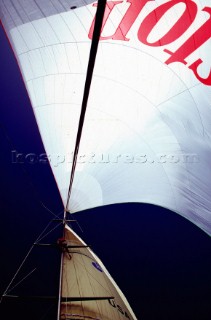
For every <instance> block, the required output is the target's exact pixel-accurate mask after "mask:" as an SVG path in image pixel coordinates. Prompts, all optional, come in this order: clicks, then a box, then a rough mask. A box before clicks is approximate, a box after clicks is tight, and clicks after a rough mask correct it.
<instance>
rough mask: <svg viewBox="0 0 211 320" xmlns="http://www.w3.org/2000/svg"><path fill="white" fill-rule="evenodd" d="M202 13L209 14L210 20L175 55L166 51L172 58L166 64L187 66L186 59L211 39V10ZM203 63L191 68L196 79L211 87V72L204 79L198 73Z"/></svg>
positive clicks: (194, 64)
mask: <svg viewBox="0 0 211 320" xmlns="http://www.w3.org/2000/svg"><path fill="white" fill-rule="evenodd" d="M202 11H205V12H207V13H209V19H208V20H207V21H206V22H205V23H204V24H203V25H202V26H201V27H200V28H199V29H198V30H197V31H195V33H194V34H192V36H191V37H190V38H189V39H188V40H186V41H185V43H184V44H183V45H182V46H181V47H180V48H178V49H177V50H176V51H175V52H174V53H172V52H170V51H169V50H166V49H165V50H164V51H165V52H167V53H169V54H171V57H170V58H169V59H168V60H166V61H165V63H166V64H170V63H173V62H181V63H183V64H187V62H186V61H185V59H186V58H187V57H188V56H189V55H190V54H192V53H193V52H194V51H195V50H196V49H198V48H199V47H200V46H202V45H203V44H204V43H205V42H206V41H207V40H209V39H210V37H211V8H209V7H205V8H204V9H203V10H202ZM202 62H203V61H202V60H201V59H198V60H197V61H195V62H194V63H192V64H191V65H190V66H189V69H191V70H192V71H193V73H194V75H195V76H196V78H197V79H198V80H199V81H201V82H202V83H204V84H206V85H209V86H210V85H211V70H210V73H209V75H208V77H207V78H202V77H201V76H200V75H199V74H198V71H197V68H198V66H199V65H200V64H201V63H202Z"/></svg>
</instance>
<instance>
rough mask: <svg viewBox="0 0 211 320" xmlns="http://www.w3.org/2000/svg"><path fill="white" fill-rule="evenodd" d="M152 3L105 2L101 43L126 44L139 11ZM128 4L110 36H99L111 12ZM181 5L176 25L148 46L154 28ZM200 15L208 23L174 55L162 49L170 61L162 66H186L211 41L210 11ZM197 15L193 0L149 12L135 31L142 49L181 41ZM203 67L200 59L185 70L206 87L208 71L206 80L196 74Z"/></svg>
mask: <svg viewBox="0 0 211 320" xmlns="http://www.w3.org/2000/svg"><path fill="white" fill-rule="evenodd" d="M150 1H155V0H127V1H124V0H120V1H108V2H107V5H106V10H105V14H104V19H103V24H102V30H101V37H100V40H107V39H111V40H121V41H129V38H127V34H128V32H129V31H130V29H131V27H132V26H133V24H134V22H135V20H136V19H137V17H138V15H139V14H140V12H141V10H142V9H143V8H144V6H145V5H146V4H147V3H148V2H150ZM125 2H127V3H129V4H130V5H129V7H128V9H127V11H126V13H125V15H124V16H123V18H122V20H121V21H120V22H119V24H118V26H116V29H115V31H114V33H113V34H112V35H108V36H102V33H103V30H104V27H105V25H106V23H107V20H108V18H109V16H110V14H111V13H112V10H113V9H114V8H115V7H116V6H117V5H120V4H123V3H125ZM180 3H183V4H184V5H185V8H184V11H183V13H182V14H181V16H180V17H179V18H178V20H177V21H176V23H175V24H174V25H173V26H171V28H170V29H169V30H168V31H167V32H166V34H165V35H163V36H162V37H161V38H160V39H158V40H156V41H154V42H149V41H148V36H149V35H150V32H151V31H152V30H153V28H156V25H157V23H158V22H159V21H160V20H161V19H162V17H163V16H164V15H165V14H166V13H167V12H168V11H169V10H171V9H172V8H173V7H174V6H176V5H178V4H180ZM93 6H95V7H96V6H97V3H95V4H93ZM202 11H204V12H206V13H208V14H209V18H208V19H207V21H206V22H205V23H204V24H203V25H202V26H201V27H199V29H198V30H196V31H195V32H194V33H193V34H192V35H191V36H190V37H189V39H187V40H186V41H185V42H184V43H183V44H182V45H181V46H180V47H179V48H178V49H177V50H176V51H175V52H171V51H170V50H169V49H168V48H165V49H164V52H166V53H168V54H169V55H170V57H169V58H168V59H167V60H166V61H165V64H167V65H169V64H171V63H173V62H180V63H183V64H184V65H187V61H186V58H187V57H188V56H190V55H191V54H192V53H193V52H194V51H196V50H197V49H198V48H199V47H201V46H202V45H203V44H204V43H205V42H206V41H207V40H209V39H210V37H211V8H210V7H205V8H204V9H202ZM197 13H198V7H197V4H196V2H194V1H193V0H170V1H168V2H165V3H163V4H161V5H160V6H158V7H157V8H156V9H154V10H153V11H151V12H150V13H149V14H148V15H147V16H146V17H145V18H144V19H143V21H142V22H141V24H140V27H139V29H138V33H137V35H138V39H139V41H140V42H142V43H143V44H145V45H148V46H151V47H160V46H164V45H168V44H170V43H172V42H174V41H175V40H177V39H178V38H179V37H181V36H182V35H183V34H184V33H185V32H186V31H187V30H188V28H189V27H190V26H191V25H192V23H193V22H194V20H195V18H196V15H197ZM94 22H95V19H94V20H93V21H92V25H91V27H90V30H89V34H88V37H89V38H90V39H92V36H93V30H94ZM202 63H203V60H202V59H200V58H199V59H197V60H196V61H195V62H194V63H192V64H191V65H189V66H188V68H189V69H190V70H191V71H192V72H193V73H194V75H195V77H196V78H197V79H198V80H199V81H200V82H202V83H203V84H205V85H209V86H210V85H211V69H210V71H209V74H208V76H207V77H206V78H204V77H202V76H201V75H200V74H199V72H200V71H199V70H198V69H199V68H198V67H199V66H200V65H201V64H202Z"/></svg>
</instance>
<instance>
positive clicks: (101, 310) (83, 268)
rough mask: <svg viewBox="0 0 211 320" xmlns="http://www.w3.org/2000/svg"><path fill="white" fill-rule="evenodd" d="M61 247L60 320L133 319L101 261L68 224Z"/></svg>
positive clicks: (125, 302) (122, 296) (131, 312)
mask: <svg viewBox="0 0 211 320" xmlns="http://www.w3.org/2000/svg"><path fill="white" fill-rule="evenodd" d="M61 240H62V239H61ZM62 248H63V252H64V257H63V272H62V275H63V276H62V287H61V310H60V319H66V320H68V319H77V320H78V319H93V320H101V319H103V320H107V319H108V320H110V319H112V320H115V319H118V320H120V319H122V320H123V319H125V320H126V319H131V320H132V319H136V317H135V315H134V313H133V311H132V310H131V308H130V306H129V304H128V302H127V300H126V298H125V297H124V295H123V293H122V292H121V291H120V289H119V288H118V286H117V285H116V284H115V282H114V280H113V279H112V278H111V276H110V275H109V273H108V271H107V270H106V269H105V267H104V265H103V264H102V262H101V261H100V260H99V258H98V257H97V256H96V255H95V254H94V253H93V252H92V250H91V249H90V248H89V247H87V245H86V243H84V242H83V241H82V240H81V239H80V238H79V237H78V236H77V235H76V234H75V233H74V232H73V231H72V230H71V229H70V228H69V227H66V228H65V241H63V244H62Z"/></svg>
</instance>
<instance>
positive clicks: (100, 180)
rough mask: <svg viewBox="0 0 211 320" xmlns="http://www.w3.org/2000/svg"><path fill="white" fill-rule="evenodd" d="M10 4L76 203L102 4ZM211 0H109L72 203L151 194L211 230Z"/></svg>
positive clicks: (47, 132) (5, 18)
mask: <svg viewBox="0 0 211 320" xmlns="http://www.w3.org/2000/svg"><path fill="white" fill-rule="evenodd" d="M0 9H1V17H2V22H3V25H4V27H5V29H6V32H7V34H8V36H9V38H10V41H11V43H12V46H13V49H14V51H15V54H16V57H17V60H18V62H19V65H20V68H21V72H22V74H23V78H24V81H25V84H26V88H27V91H28V94H29V96H30V99H31V103H32V106H33V110H34V113H35V117H36V119H37V123H38V126H39V130H40V133H41V136H42V140H43V143H44V146H45V150H46V153H47V155H48V157H49V161H50V164H51V167H52V171H53V174H54V176H55V179H56V181H57V184H58V188H59V190H60V193H61V196H62V199H63V202H64V205H66V202H67V193H68V186H69V181H70V172H71V161H72V153H73V150H74V145H75V137H76V132H77V128H78V119H79V114H80V108H81V102H82V96H83V90H84V82H85V77H86V69H87V63H88V57H89V50H90V44H91V38H92V31H93V21H94V17H95V13H96V3H95V2H93V1H71V0H59V1H56V0H45V1H43V0H36V1H35V0H17V1H12V0H0ZM210 11H211V8H210V1H208V0H202V1H200V2H198V1H193V0H189V1H185V0H171V1H165V0H156V1H154V0H152V1H147V0H142V1H140V0H130V1H129V0H128V1H126V0H122V1H108V3H107V7H106V15H105V20H104V24H103V28H102V34H101V39H100V46H99V50H98V56H97V61H96V66H95V70H94V76H93V81H92V87H91V92H90V96H89V101H88V108H87V113H86V119H85V125H84V129H83V134H82V140H81V146H80V150H79V158H78V162H77V166H76V173H75V179H74V183H73V189H72V193H71V198H70V202H69V210H70V211H71V212H77V211H80V210H84V209H88V208H92V207H96V206H102V205H107V204H112V203H120V202H147V203H153V204H156V205H160V206H163V207H166V208H169V209H171V210H173V211H175V212H177V213H179V214H181V215H183V216H184V217H186V218H187V219H189V220H190V221H192V222H194V223H195V224H196V225H198V226H199V227H200V228H202V229H203V230H205V231H206V232H207V233H209V234H211V213H210V210H211V200H210V199H211V197H210V195H211V194H210V190H211V170H210V166H209V160H210V156H211V139H210V137H211V127H210V123H211V111H210V101H211V99H210V97H211V91H210V85H211V79H210V78H211V76H210V54H209V53H210V50H211V42H210V30H211V28H210V21H211V13H210ZM155 16H156V17H157V18H156V19H155V18H154V17H155Z"/></svg>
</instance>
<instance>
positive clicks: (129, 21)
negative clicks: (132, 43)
mask: <svg viewBox="0 0 211 320" xmlns="http://www.w3.org/2000/svg"><path fill="white" fill-rule="evenodd" d="M149 1H154V0H127V2H128V3H130V6H129V8H128V10H127V12H126V13H125V15H124V17H123V18H122V20H121V22H120V24H119V25H118V27H117V29H116V31H115V32H114V34H113V35H110V36H107V37H103V36H101V37H100V40H107V39H113V40H122V41H129V39H128V38H126V35H127V33H128V32H129V30H130V28H131V27H132V25H133V23H134V22H135V20H136V19H137V17H138V15H139V13H140V12H141V10H142V9H143V7H144V6H145V4H146V3H147V2H149ZM122 2H123V1H108V2H107V4H106V9H105V14H104V19H103V24H102V30H101V33H102V32H103V28H104V26H105V24H106V22H107V20H108V17H109V15H110V13H111V11H112V10H113V9H114V7H115V6H116V5H117V4H119V3H122ZM93 6H95V7H96V6H97V3H94V4H93ZM94 22H95V19H94V20H93V22H92V25H91V28H90V30H89V34H88V37H89V39H92V36H93V30H94Z"/></svg>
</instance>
